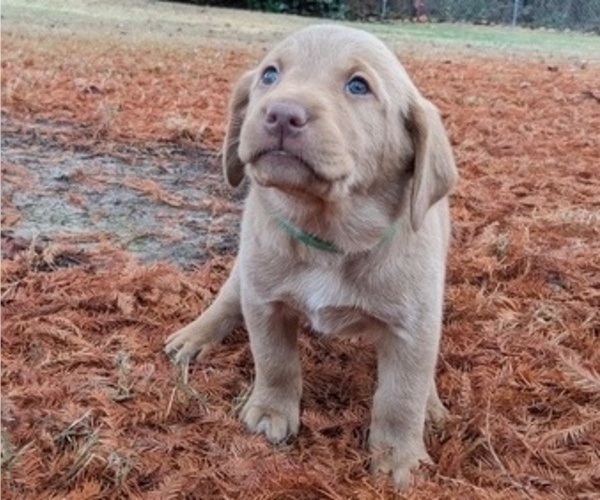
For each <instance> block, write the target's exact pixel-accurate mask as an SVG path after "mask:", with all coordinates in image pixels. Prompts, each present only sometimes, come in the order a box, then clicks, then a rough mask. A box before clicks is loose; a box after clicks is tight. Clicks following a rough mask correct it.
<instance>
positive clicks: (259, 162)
mask: <svg viewBox="0 0 600 500" xmlns="http://www.w3.org/2000/svg"><path fill="white" fill-rule="evenodd" d="M248 164H249V167H250V173H251V175H252V177H254V179H255V180H256V182H257V183H258V184H259V185H261V186H264V187H274V188H278V189H281V190H282V191H290V192H296V191H305V190H306V191H308V190H310V191H312V192H313V193H314V194H317V195H318V194H326V192H328V191H329V188H330V187H331V185H332V184H333V183H335V182H336V181H339V180H342V178H328V177H326V176H325V175H323V174H322V173H320V172H318V171H317V170H316V169H315V168H314V166H313V165H312V164H311V163H309V162H308V161H307V160H306V159H304V158H302V157H300V156H299V155H297V154H294V153H291V152H289V151H287V150H285V149H267V150H259V151H257V152H256V153H255V154H253V155H252V156H251V157H250V161H249V162H248Z"/></svg>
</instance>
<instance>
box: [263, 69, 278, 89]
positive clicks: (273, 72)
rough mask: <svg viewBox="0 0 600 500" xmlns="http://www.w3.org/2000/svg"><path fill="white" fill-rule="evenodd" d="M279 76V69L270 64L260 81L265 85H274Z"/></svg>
mask: <svg viewBox="0 0 600 500" xmlns="http://www.w3.org/2000/svg"><path fill="white" fill-rule="evenodd" d="M278 78H279V71H277V68H274V67H273V66H269V67H268V68H267V69H265V70H264V71H263V74H262V76H261V77H260V81H261V83H262V84H263V85H273V84H274V83H275V82H276V81H277V79H278Z"/></svg>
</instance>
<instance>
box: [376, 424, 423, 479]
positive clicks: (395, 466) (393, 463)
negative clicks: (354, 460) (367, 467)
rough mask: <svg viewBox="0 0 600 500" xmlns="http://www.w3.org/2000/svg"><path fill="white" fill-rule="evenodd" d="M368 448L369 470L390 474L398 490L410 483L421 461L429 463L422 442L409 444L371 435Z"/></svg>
mask: <svg viewBox="0 0 600 500" xmlns="http://www.w3.org/2000/svg"><path fill="white" fill-rule="evenodd" d="M370 450H371V472H373V473H374V474H385V475H389V476H391V477H392V479H393V480H394V485H395V487H396V488H397V489H399V490H404V489H406V488H408V487H409V486H410V485H411V482H412V480H413V474H414V472H415V471H416V470H417V469H418V468H419V465H420V463H421V462H425V463H431V458H429V455H428V454H427V451H425V447H424V445H423V444H422V443H415V444H413V445H412V446H411V445H409V444H408V443H403V442H402V440H400V441H396V440H394V441H393V442H392V441H391V440H389V439H385V438H382V437H381V436H377V435H376V436H373V435H371V439H370Z"/></svg>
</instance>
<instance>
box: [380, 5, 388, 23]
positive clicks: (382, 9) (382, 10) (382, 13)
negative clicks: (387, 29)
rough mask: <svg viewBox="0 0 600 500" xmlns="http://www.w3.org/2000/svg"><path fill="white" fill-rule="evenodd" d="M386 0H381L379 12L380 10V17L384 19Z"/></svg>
mask: <svg viewBox="0 0 600 500" xmlns="http://www.w3.org/2000/svg"><path fill="white" fill-rule="evenodd" d="M387 10H388V8H387V0H382V1H381V12H380V16H381V19H382V20H384V19H385V18H386V17H387Z"/></svg>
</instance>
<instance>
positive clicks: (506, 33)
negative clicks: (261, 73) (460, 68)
mask: <svg viewBox="0 0 600 500" xmlns="http://www.w3.org/2000/svg"><path fill="white" fill-rule="evenodd" d="M2 14H3V21H2V23H3V26H2V28H3V32H4V31H5V30H6V31H7V32H11V31H14V30H18V29H27V30H34V31H35V32H36V33H40V34H42V33H44V32H46V33H48V34H54V33H56V28H55V26H60V27H68V31H71V32H79V33H80V35H84V36H88V35H89V36H95V37H97V38H103V37H106V38H110V37H115V38H119V39H123V38H121V37H123V36H125V38H126V37H128V36H129V37H135V38H136V39H139V38H140V37H142V38H144V39H151V40H154V41H159V42H160V43H168V44H177V45H179V46H184V45H188V46H192V47H193V46H197V44H198V43H202V42H206V41H209V42H211V41H214V40H215V39H216V38H218V39H220V40H222V41H227V43H228V44H233V45H234V46H235V45H236V44H237V45H242V46H248V44H255V45H257V44H267V45H270V44H272V43H273V42H274V41H276V40H278V39H280V38H281V36H282V35H285V34H287V33H290V32H292V31H295V30H297V29H299V28H301V27H303V26H306V25H309V24H313V23H315V22H323V21H322V20H317V19H315V18H308V17H299V16H287V15H282V14H267V13H263V12H256V11H240V10H233V9H218V8H208V7H203V6H202V7H200V6H194V5H189V4H180V3H171V2H163V1H160V2H158V1H156V0H145V1H144V2H135V3H132V4H128V2H122V3H118V2H114V1H111V0H106V1H98V2H92V3H85V4H82V3H81V1H80V0H61V1H60V2H57V1H55V0H3V2H2ZM327 22H334V21H327ZM344 24H349V25H354V26H358V27H360V28H363V29H366V30H368V31H371V32H373V33H375V34H377V35H379V36H381V37H382V38H384V39H385V40H386V41H387V42H388V43H390V44H391V45H396V46H397V47H398V48H403V49H408V50H411V49H413V50H416V51H419V50H421V51H423V52H424V53H425V54H426V53H427V52H428V51H431V50H433V51H435V52H438V51H444V50H452V51H454V50H461V51H467V52H473V51H477V52H480V51H481V52H484V53H488V54H493V53H497V52H499V53H504V52H507V53H518V54H521V55H523V56H529V55H537V54H542V55H556V56H566V57H579V58H583V59H587V60H590V61H600V36H598V35H593V34H586V33H580V32H558V31H554V30H545V29H537V30H532V29H527V28H511V27H509V26H474V25H470V24H465V23H411V22H389V23H344Z"/></svg>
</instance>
